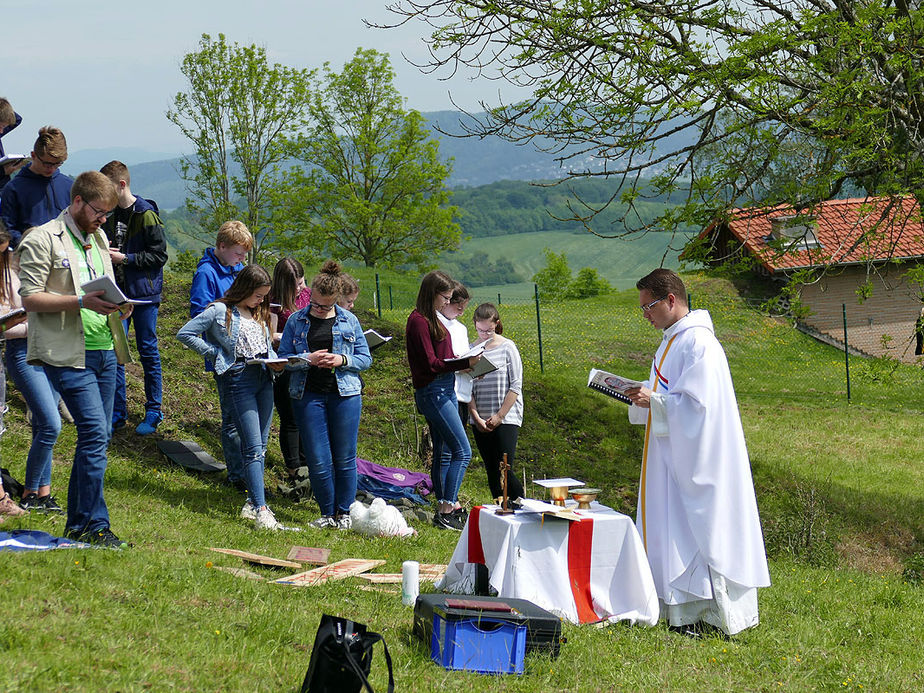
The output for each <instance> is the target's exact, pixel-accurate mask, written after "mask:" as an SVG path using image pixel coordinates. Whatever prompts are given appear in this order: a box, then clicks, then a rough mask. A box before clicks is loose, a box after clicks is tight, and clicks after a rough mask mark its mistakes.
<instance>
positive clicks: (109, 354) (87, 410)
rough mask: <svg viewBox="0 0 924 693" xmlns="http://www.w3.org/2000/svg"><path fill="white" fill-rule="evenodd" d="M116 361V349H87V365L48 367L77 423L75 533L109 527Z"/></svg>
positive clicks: (70, 510)
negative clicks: (106, 489)
mask: <svg viewBox="0 0 924 693" xmlns="http://www.w3.org/2000/svg"><path fill="white" fill-rule="evenodd" d="M116 365H117V361H116V356H115V352H114V351H112V350H108V351H102V350H92V351H87V352H86V367H85V368H67V367H63V366H49V365H46V366H44V368H45V373H46V374H47V375H48V380H49V381H51V384H52V385H53V386H54V388H55V389H56V390H57V391H58V392H60V393H61V398H62V399H63V400H64V403H65V404H66V405H67V408H68V409H70V411H71V415H72V416H73V417H74V425H75V426H76V427H77V447H76V449H75V450H74V465H73V467H71V480H70V483H69V484H68V487H67V525H66V529H67V530H68V531H70V532H96V531H98V530H101V529H105V528H107V527H109V510H108V509H107V508H106V501H105V500H103V475H104V474H105V473H106V462H107V459H106V450H107V449H108V447H109V437H110V435H111V433H112V400H113V396H114V395H115V374H116Z"/></svg>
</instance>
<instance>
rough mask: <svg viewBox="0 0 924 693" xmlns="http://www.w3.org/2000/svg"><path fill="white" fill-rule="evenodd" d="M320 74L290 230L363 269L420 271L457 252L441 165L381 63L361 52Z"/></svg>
mask: <svg viewBox="0 0 924 693" xmlns="http://www.w3.org/2000/svg"><path fill="white" fill-rule="evenodd" d="M323 72H324V74H323V77H322V78H320V79H319V80H318V81H317V82H316V85H315V88H314V93H313V94H312V98H311V101H310V104H309V110H310V113H309V116H310V121H309V122H308V125H307V128H306V130H305V131H304V132H303V133H302V135H301V136H300V137H299V139H298V148H297V153H296V155H297V158H298V159H300V160H301V161H303V162H304V163H305V164H307V165H308V166H307V167H305V168H299V169H297V170H295V171H294V172H293V173H292V175H291V177H290V178H291V180H293V181H294V182H296V183H298V184H299V185H300V187H301V193H300V195H299V196H298V201H299V202H300V205H299V209H298V210H296V213H295V215H293V217H291V218H290V219H289V220H288V221H287V223H288V225H289V227H290V229H297V228H299V227H302V228H310V229H312V230H313V231H314V232H315V233H316V234H317V237H318V242H319V243H320V245H321V247H322V249H323V250H324V251H325V252H329V253H331V254H333V255H335V256H336V257H339V258H341V259H349V258H354V259H357V260H360V261H362V262H363V263H364V264H365V265H366V266H367V267H377V266H384V267H394V266H397V265H405V264H413V265H417V266H419V267H425V266H427V265H428V264H430V263H432V262H433V260H434V259H435V258H436V256H437V255H438V254H439V253H440V252H442V251H443V250H447V249H453V248H457V247H458V245H459V241H460V238H461V233H460V231H459V227H458V225H457V224H456V223H455V221H454V217H455V214H456V208H455V207H453V206H451V205H450V204H449V191H448V190H447V189H446V187H445V181H446V179H447V177H448V175H449V166H448V165H447V164H445V163H443V162H441V161H440V158H439V151H438V143H437V141H436V140H435V139H433V138H432V137H431V136H430V133H429V130H428V129H427V127H426V125H425V121H424V119H423V117H422V116H421V115H420V113H418V112H417V111H414V110H406V109H405V107H404V99H403V98H402V97H401V95H400V94H399V92H398V90H397V89H396V88H395V86H394V78H395V73H394V70H393V69H392V67H391V64H390V62H389V59H388V56H387V55H384V54H381V53H378V52H376V51H374V50H364V49H362V48H360V49H358V50H357V51H356V54H355V55H354V57H353V58H352V59H351V60H350V61H349V62H347V63H346V65H344V67H343V71H342V72H340V73H335V72H333V71H332V70H331V69H330V66H329V64H325V66H324V71H323ZM295 242H296V243H298V242H301V243H302V245H304V242H303V241H298V240H296V241H295Z"/></svg>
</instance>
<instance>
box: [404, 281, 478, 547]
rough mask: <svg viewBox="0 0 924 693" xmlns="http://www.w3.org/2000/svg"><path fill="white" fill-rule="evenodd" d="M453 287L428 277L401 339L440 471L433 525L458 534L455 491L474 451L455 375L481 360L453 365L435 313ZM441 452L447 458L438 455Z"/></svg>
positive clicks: (460, 514)
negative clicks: (466, 427)
mask: <svg viewBox="0 0 924 693" xmlns="http://www.w3.org/2000/svg"><path fill="white" fill-rule="evenodd" d="M455 287H456V282H455V281H453V279H452V278H451V277H450V276H449V275H448V274H446V273H445V272H441V271H439V270H435V271H433V272H430V273H429V274H427V275H426V276H425V277H424V278H423V280H422V281H421V283H420V291H418V292H417V307H416V308H415V309H414V310H413V311H412V312H411V314H410V315H409V316H408V319H407V327H406V328H405V337H406V343H407V360H408V364H409V365H410V367H411V380H412V382H413V384H414V401H415V402H416V404H417V410H418V411H419V412H420V413H421V414H423V415H424V417H425V418H426V419H427V423H428V424H429V426H430V437H431V439H432V440H433V450H434V456H433V464H434V465H438V466H439V482H440V483H439V491H438V494H437V500H438V501H439V505H438V507H437V512H436V514H435V515H434V517H433V524H434V526H436V527H439V528H441V529H454V530H457V531H461V530H462V528H463V527H464V526H465V511H464V510H463V509H462V507H461V506H460V505H459V503H458V499H459V488H460V487H461V486H462V479H463V478H464V477H465V470H466V469H467V468H468V463H469V462H470V461H471V458H472V449H471V446H470V445H469V443H468V437H467V436H466V435H465V427H464V426H463V425H462V419H461V418H460V417H459V403H458V400H457V399H456V393H455V376H454V372H455V371H459V370H464V369H466V368H471V367H473V366H474V365H475V364H476V363H477V362H478V358H479V357H477V356H473V357H471V358H468V359H455V354H454V353H453V349H452V340H451V338H450V336H449V331H448V330H447V329H446V328H445V327H444V326H443V324H442V323H441V322H440V320H439V318H438V317H437V312H438V311H440V310H441V309H442V308H444V307H445V306H446V305H447V304H448V303H449V302H450V301H451V300H452V294H453V290H454V289H455ZM446 359H450V360H449V361H447V360H446ZM444 448H445V450H447V451H448V455H446V454H442V451H443V449H444Z"/></svg>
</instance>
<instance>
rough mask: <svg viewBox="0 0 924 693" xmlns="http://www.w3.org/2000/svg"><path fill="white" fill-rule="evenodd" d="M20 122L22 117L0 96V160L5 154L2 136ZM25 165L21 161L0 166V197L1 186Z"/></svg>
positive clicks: (0, 193)
mask: <svg viewBox="0 0 924 693" xmlns="http://www.w3.org/2000/svg"><path fill="white" fill-rule="evenodd" d="M21 122H22V116H21V115H19V114H18V113H17V112H16V111H14V110H13V106H12V105H11V104H10V102H9V101H7V100H6V99H5V98H3V97H2V96H0V159H2V158H3V157H4V155H5V154H6V152H4V151H3V136H4V135H5V134H7V133H8V132H10V131H11V130H14V129H15V128H17V127H18V126H19V124H20V123H21ZM25 163H26V160H25V159H23V160H21V161H18V162H16V161H14V162H12V163H8V164H3V166H0V195H2V194H3V186H4V185H6V184H7V183H9V182H10V176H12V175H13V174H14V173H16V171H18V170H19V169H20V168H22V167H23V166H24V165H25Z"/></svg>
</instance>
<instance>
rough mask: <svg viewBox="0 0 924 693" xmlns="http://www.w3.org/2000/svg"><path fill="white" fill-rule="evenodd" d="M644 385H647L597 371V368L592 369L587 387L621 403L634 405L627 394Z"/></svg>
mask: <svg viewBox="0 0 924 693" xmlns="http://www.w3.org/2000/svg"><path fill="white" fill-rule="evenodd" d="M644 384H645V383H642V382H639V381H638V380H629V379H628V378H623V377H622V376H621V375H615V374H614V373H607V372H606V371H601V370H597V369H596V368H591V369H590V376H589V377H588V378H587V387H589V388H592V389H594V390H597V391H598V392H602V393H603V394H604V395H608V396H610V397H612V398H613V399H618V400H619V401H620V402H625V403H626V404H632V400H631V399H629V397H628V396H627V395H626V392H627V391H628V390H631V389H633V388H636V387H641V386H642V385H644Z"/></svg>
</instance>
